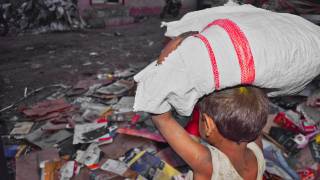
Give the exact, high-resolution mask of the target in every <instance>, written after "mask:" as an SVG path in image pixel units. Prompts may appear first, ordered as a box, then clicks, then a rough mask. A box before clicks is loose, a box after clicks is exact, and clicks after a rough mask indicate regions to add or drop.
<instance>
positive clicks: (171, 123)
mask: <svg viewBox="0 0 320 180" xmlns="http://www.w3.org/2000/svg"><path fill="white" fill-rule="evenodd" d="M199 109H200V120H199V131H200V135H201V138H202V139H203V140H205V141H206V142H207V143H208V145H203V144H200V143H198V142H197V141H195V140H193V139H192V138H191V137H190V136H189V134H188V133H187V132H186V131H185V130H184V129H183V127H181V126H180V125H179V124H178V123H177V122H176V121H175V119H174V118H173V117H172V115H171V113H170V112H167V113H164V114H160V115H154V116H153V122H154V124H155V125H156V126H157V128H158V129H159V131H160V132H161V134H162V135H163V137H164V138H165V139H166V140H167V142H168V143H169V145H170V146H171V147H172V148H173V149H174V150H175V151H176V152H177V153H178V154H179V155H180V156H181V157H182V158H183V159H184V160H185V162H186V163H187V164H188V165H189V166H190V167H191V168H192V170H193V179H196V180H200V179H212V180H213V179H214V180H216V179H217V180H223V179H225V180H234V179H236V180H238V179H245V180H255V179H257V180H258V179H259V180H261V179H262V176H263V172H264V168H265V161H264V157H263V153H262V142H261V139H260V135H261V131H262V128H263V127H264V125H265V124H266V120H267V115H268V99H267V97H266V96H265V94H264V93H263V92H262V91H261V90H260V89H258V88H255V87H250V86H246V87H244V86H242V87H234V88H230V89H226V90H221V91H217V92H214V93H211V94H210V95H208V96H206V97H204V98H203V99H202V100H201V101H200V102H199Z"/></svg>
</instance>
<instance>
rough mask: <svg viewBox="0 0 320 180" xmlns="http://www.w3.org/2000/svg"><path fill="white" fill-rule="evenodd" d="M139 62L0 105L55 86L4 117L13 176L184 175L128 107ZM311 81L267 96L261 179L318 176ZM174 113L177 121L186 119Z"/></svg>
mask: <svg viewBox="0 0 320 180" xmlns="http://www.w3.org/2000/svg"><path fill="white" fill-rule="evenodd" d="M111 35H112V34H111ZM145 65H146V64H131V65H129V67H127V68H122V69H115V70H111V69H101V70H100V71H98V72H97V74H91V75H90V77H86V78H85V79H80V80H79V81H78V82H76V83H75V84H74V85H73V86H65V85H62V84H56V85H52V86H48V87H41V88H38V89H36V90H33V91H32V90H31V89H30V88H29V87H28V88H25V89H24V94H23V97H22V98H21V99H20V100H18V101H17V102H15V103H13V104H12V105H10V106H8V107H5V108H3V109H2V110H0V112H4V111H7V110H9V109H11V108H13V107H15V106H16V105H18V104H19V103H21V102H22V101H26V100H28V99H29V97H30V96H36V95H37V93H39V92H41V91H43V90H46V89H48V88H50V90H51V88H52V90H54V91H53V92H52V93H51V94H50V95H47V96H46V97H45V99H39V100H37V101H35V102H34V101H31V102H30V103H26V105H24V106H21V107H20V106H19V108H18V111H17V114H16V115H12V116H10V118H8V120H7V121H8V122H11V123H12V126H11V129H9V130H10V131H9V134H8V136H7V137H8V138H10V140H14V141H13V142H12V143H11V144H6V145H5V153H6V157H7V158H8V159H13V158H16V162H15V163H16V179H17V180H25V179H40V178H48V179H50V178H56V179H57V178H58V179H59V178H60V179H62V180H69V179H78V178H80V179H81V178H83V177H85V178H84V179H88V178H92V179H112V178H113V179H117V178H118V179H124V178H129V179H184V178H185V177H189V176H190V175H191V171H190V169H189V167H188V166H187V165H186V163H185V162H184V161H183V160H182V159H181V158H180V157H179V156H178V155H177V154H176V153H175V152H174V151H173V150H172V149H171V148H170V147H169V145H168V144H167V143H166V141H165V139H164V138H163V137H162V136H161V134H160V133H159V132H158V131H157V129H156V128H155V126H154V124H153V123H152V120H151V115H150V114H149V113H144V112H133V102H134V87H135V84H134V82H133V80H132V76H133V75H134V74H135V73H136V72H138V71H139V70H140V69H141V68H143V67H144V66H145ZM319 86H320V84H319ZM54 88H55V89H54ZM310 88H311V89H307V90H306V91H305V92H308V93H303V94H306V95H309V96H308V97H307V96H305V95H303V96H302V95H301V94H299V96H290V97H281V98H273V99H272V103H270V107H271V108H270V114H269V117H268V123H267V125H266V128H265V129H264V131H263V132H264V136H263V137H264V138H263V145H264V148H263V149H264V151H263V152H264V156H265V158H266V172H265V174H264V176H265V177H266V178H267V177H275V178H280V179H281V178H282V179H306V178H310V179H314V180H315V179H317V178H319V173H318V166H319V163H320V153H319V152H320V129H319V128H320V125H319V124H320V119H319V117H320V109H319V107H318V106H317V103H316V102H318V100H317V99H319V98H318V97H319V95H317V93H315V92H317V91H318V89H320V87H316V88H315V87H310ZM174 114H175V113H174ZM177 119H178V121H177V122H178V123H180V124H184V122H185V121H188V118H187V117H182V118H179V117H178V115H177ZM180 119H184V120H181V122H180ZM184 125H185V124H184ZM128 150H129V151H128ZM319 167H320V166H319Z"/></svg>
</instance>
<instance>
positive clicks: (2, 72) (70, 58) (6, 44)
mask: <svg viewBox="0 0 320 180" xmlns="http://www.w3.org/2000/svg"><path fill="white" fill-rule="evenodd" d="M163 32H164V30H163V29H161V28H160V20H159V19H157V18H149V19H147V20H145V21H143V22H139V23H135V24H132V25H126V26H118V27H109V28H106V29H99V30H98V29H91V30H84V31H78V32H64V33H47V34H38V35H34V34H24V35H19V36H12V35H11V36H10V35H9V36H6V37H0V90H1V92H0V109H2V108H3V107H6V106H8V105H10V104H11V103H13V102H15V101H17V100H18V99H19V98H21V97H23V95H24V90H25V88H27V89H28V92H30V91H32V90H34V89H37V88H39V87H43V86H48V85H51V84H56V83H62V84H66V85H72V84H73V83H75V82H76V81H78V80H79V79H81V78H84V77H86V76H92V75H96V73H97V72H99V70H100V69H102V68H110V69H115V68H121V67H127V66H128V65H129V64H134V63H142V62H145V63H147V62H150V61H152V60H154V59H155V58H156V57H157V56H158V55H159V52H160V50H161V48H162V46H163V40H164V37H163ZM90 53H95V54H94V55H90Z"/></svg>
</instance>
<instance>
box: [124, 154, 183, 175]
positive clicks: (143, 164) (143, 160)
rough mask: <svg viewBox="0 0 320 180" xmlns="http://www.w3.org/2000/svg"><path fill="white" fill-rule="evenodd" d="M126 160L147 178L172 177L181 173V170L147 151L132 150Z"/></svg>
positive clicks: (133, 168)
mask: <svg viewBox="0 0 320 180" xmlns="http://www.w3.org/2000/svg"><path fill="white" fill-rule="evenodd" d="M124 162H126V163H127V165H128V166H129V168H130V169H131V170H133V171H135V172H137V173H138V174H139V176H142V177H143V178H146V179H172V178H173V176H177V175H180V172H179V171H177V170H176V169H174V168H173V167H172V166H170V165H169V164H168V163H166V162H164V161H162V160H161V159H159V158H158V157H156V156H154V155H152V154H151V153H149V152H147V151H141V152H135V151H131V152H130V153H127V156H126V157H125V159H124ZM138 178H139V177H138Z"/></svg>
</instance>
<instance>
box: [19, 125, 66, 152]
mask: <svg viewBox="0 0 320 180" xmlns="http://www.w3.org/2000/svg"><path fill="white" fill-rule="evenodd" d="M45 126H46V125H45ZM71 136H72V133H71V132H69V131H67V130H59V131H57V132H55V133H52V132H49V131H45V130H43V129H42V128H41V127H40V128H38V129H36V130H35V131H33V132H32V133H30V134H28V135H26V136H25V138H26V140H27V141H29V142H30V143H32V144H35V145H37V146H39V147H40V148H41V149H46V148H50V147H53V146H54V145H55V144H57V143H59V142H61V141H63V140H65V139H67V138H69V137H71Z"/></svg>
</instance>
